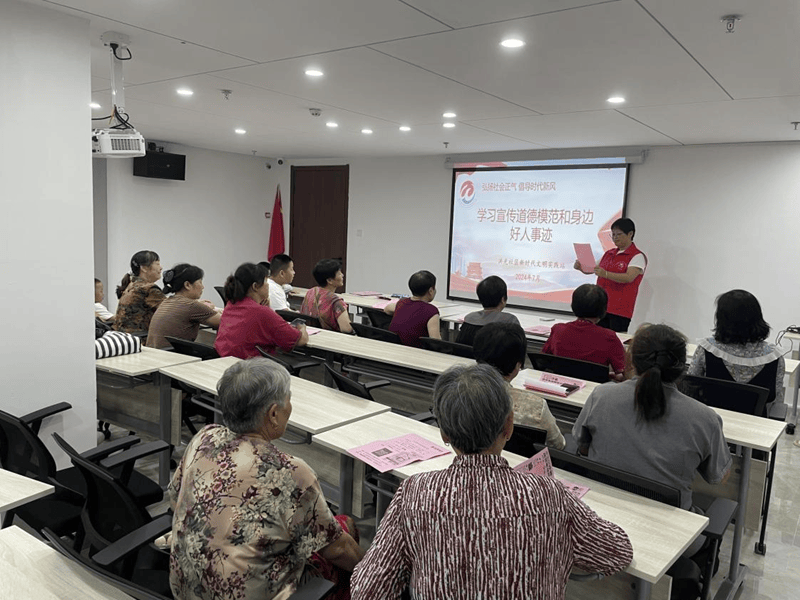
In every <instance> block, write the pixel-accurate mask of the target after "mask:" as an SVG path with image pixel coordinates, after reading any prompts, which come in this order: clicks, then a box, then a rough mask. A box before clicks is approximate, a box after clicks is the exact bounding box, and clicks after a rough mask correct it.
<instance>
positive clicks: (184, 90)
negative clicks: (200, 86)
mask: <svg viewBox="0 0 800 600" xmlns="http://www.w3.org/2000/svg"><path fill="white" fill-rule="evenodd" d="M178 93H179V94H180V95H181V96H191V95H192V94H194V92H193V91H192V90H190V89H189V88H178Z"/></svg>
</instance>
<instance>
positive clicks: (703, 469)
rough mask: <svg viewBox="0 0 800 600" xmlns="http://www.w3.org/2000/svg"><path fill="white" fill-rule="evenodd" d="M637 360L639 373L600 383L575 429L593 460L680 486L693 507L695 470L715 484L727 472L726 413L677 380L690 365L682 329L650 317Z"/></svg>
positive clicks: (636, 347) (636, 344)
mask: <svg viewBox="0 0 800 600" xmlns="http://www.w3.org/2000/svg"><path fill="white" fill-rule="evenodd" d="M631 360H632V362H633V366H634V368H635V370H636V374H637V377H636V378H635V379H631V380H628V381H624V382H622V383H606V384H603V385H601V386H598V387H596V388H595V389H594V391H593V392H592V393H591V394H590V395H589V398H588V399H587V400H586V404H585V405H584V407H583V410H581V413H580V415H578V419H577V421H575V425H574V427H573V428H572V434H573V435H574V436H575V440H576V441H577V443H578V449H579V451H580V452H581V453H582V454H587V453H588V456H589V458H590V459H591V460H595V461H597V462H600V463H603V464H605V465H608V466H611V467H615V468H617V469H622V470H624V471H629V472H631V473H633V474H635V475H640V476H642V477H647V478H649V479H654V480H656V481H661V482H663V483H665V484H667V485H670V486H672V487H675V488H678V489H679V490H680V491H681V508H683V509H686V510H689V509H691V508H692V481H694V477H695V473H698V472H699V473H700V475H702V476H703V478H704V479H705V480H706V481H707V482H708V483H711V484H717V483H721V482H723V481H724V480H725V479H726V478H727V476H728V471H729V469H730V466H731V453H730V451H729V450H728V445H727V443H726V442H725V436H724V435H723V434H722V418H720V416H719V415H718V414H717V413H715V412H714V411H713V410H712V409H710V408H709V407H707V406H705V405H704V404H701V403H700V402H698V401H697V400H694V399H693V398H689V397H688V396H685V395H684V394H681V393H680V392H679V391H678V389H677V387H676V386H675V381H677V380H678V379H679V378H680V377H681V375H683V372H684V370H685V369H686V338H685V337H684V336H683V334H681V333H679V332H677V331H675V330H674V329H672V328H671V327H668V326H667V325H650V326H649V327H647V328H645V329H642V330H640V331H639V332H637V334H636V336H635V337H634V338H633V341H632V342H631Z"/></svg>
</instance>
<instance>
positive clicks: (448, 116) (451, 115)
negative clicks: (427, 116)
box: [442, 112, 456, 119]
mask: <svg viewBox="0 0 800 600" xmlns="http://www.w3.org/2000/svg"><path fill="white" fill-rule="evenodd" d="M442 116H443V117H444V118H445V119H455V118H456V113H454V112H446V113H444V114H443V115H442Z"/></svg>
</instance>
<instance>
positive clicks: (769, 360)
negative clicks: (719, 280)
mask: <svg viewBox="0 0 800 600" xmlns="http://www.w3.org/2000/svg"><path fill="white" fill-rule="evenodd" d="M769 329H770V328H769V324H767V322H766V321H764V317H763V316H762V314H761V305H760V304H759V303H758V300H756V297H755V296H753V294H751V293H750V292H746V291H744V290H731V291H730V292H725V293H724V294H722V295H721V296H720V297H719V298H717V312H716V315H715V316H714V337H710V338H706V339H703V340H700V341H699V342H698V343H697V351H696V352H695V353H694V357H693V358H692V364H691V365H690V366H689V375H703V376H706V377H713V378H714V379H725V380H728V381H738V382H739V383H750V384H752V385H757V386H760V387H764V388H767V389H768V390H769V397H768V398H767V406H766V409H765V414H764V416H766V415H767V414H769V407H770V406H772V404H773V402H775V401H777V402H783V393H784V392H783V376H784V368H785V363H784V360H783V355H782V354H781V352H780V350H778V348H776V347H775V346H773V345H772V344H769V343H767V342H766V339H767V336H768V335H769Z"/></svg>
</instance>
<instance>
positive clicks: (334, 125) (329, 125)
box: [325, 121, 339, 128]
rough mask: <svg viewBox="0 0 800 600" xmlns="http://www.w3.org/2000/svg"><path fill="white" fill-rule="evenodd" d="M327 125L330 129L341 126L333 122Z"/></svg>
mask: <svg viewBox="0 0 800 600" xmlns="http://www.w3.org/2000/svg"><path fill="white" fill-rule="evenodd" d="M325 125H327V126H328V127H331V128H333V127H338V126H339V124H338V123H334V122H333V121H328V122H327V123H325Z"/></svg>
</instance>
